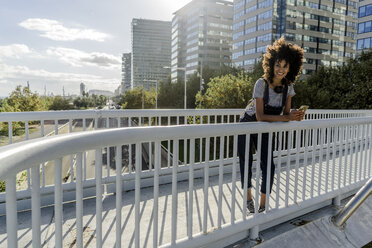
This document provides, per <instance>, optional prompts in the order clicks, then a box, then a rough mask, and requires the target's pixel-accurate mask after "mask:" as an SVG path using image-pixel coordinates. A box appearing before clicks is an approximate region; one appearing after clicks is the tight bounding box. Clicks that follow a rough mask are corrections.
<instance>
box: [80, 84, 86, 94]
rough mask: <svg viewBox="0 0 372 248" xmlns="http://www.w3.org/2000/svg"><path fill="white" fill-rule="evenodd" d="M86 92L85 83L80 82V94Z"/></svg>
mask: <svg viewBox="0 0 372 248" xmlns="http://www.w3.org/2000/svg"><path fill="white" fill-rule="evenodd" d="M84 93H85V84H84V83H83V82H82V83H81V84H80V95H81V96H82V95H83V94H84Z"/></svg>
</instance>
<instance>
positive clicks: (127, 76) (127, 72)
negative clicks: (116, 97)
mask: <svg viewBox="0 0 372 248" xmlns="http://www.w3.org/2000/svg"><path fill="white" fill-rule="evenodd" d="M121 61H122V62H121V75H122V78H121V87H120V89H121V92H120V93H122V94H124V93H125V91H127V90H128V89H130V87H131V79H132V78H131V77H132V76H131V75H132V73H131V64H132V54H131V53H123V56H122V58H121Z"/></svg>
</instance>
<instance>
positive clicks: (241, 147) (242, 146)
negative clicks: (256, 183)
mask: <svg viewBox="0 0 372 248" xmlns="http://www.w3.org/2000/svg"><path fill="white" fill-rule="evenodd" d="M254 138H256V139H257V135H256V136H255V135H251V137H250V143H249V144H250V145H249V146H250V149H249V154H248V182H247V188H248V189H247V200H251V199H252V193H251V187H252V163H253V152H254V142H255V139H254ZM245 150H246V135H239V136H238V154H239V166H240V181H241V186H242V189H243V190H244V171H245Z"/></svg>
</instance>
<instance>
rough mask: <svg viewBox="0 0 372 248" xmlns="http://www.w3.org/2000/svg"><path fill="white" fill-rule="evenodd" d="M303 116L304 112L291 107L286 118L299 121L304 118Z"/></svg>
mask: <svg viewBox="0 0 372 248" xmlns="http://www.w3.org/2000/svg"><path fill="white" fill-rule="evenodd" d="M304 116H305V113H304V112H303V111H299V110H296V109H293V110H291V112H290V113H289V115H288V119H289V120H290V121H301V120H302V119H303V118H304Z"/></svg>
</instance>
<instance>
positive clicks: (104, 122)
mask: <svg viewBox="0 0 372 248" xmlns="http://www.w3.org/2000/svg"><path fill="white" fill-rule="evenodd" d="M242 112H243V110H242V109H202V110H195V109H194V110H192V109H190V110H178V109H175V110H83V111H80V110H79V111H75V110H72V111H48V112H17V113H0V125H1V124H7V125H8V143H9V144H12V143H16V142H20V141H22V140H29V139H33V138H37V137H44V136H51V135H59V134H64V133H72V132H77V131H89V130H98V129H104V128H118V127H125V126H129V127H131V126H170V125H184V124H217V123H236V122H238V121H239V116H240V115H241V113H242ZM371 115H372V111H371V110H312V109H310V110H308V111H307V114H306V116H305V118H306V119H308V120H310V119H330V118H350V117H360V116H371ZM15 122H20V123H21V124H22V125H21V126H23V127H24V130H23V131H24V133H25V135H23V136H22V138H20V139H15V138H14V137H13V135H12V133H13V124H14V123H15ZM30 123H36V126H37V128H35V130H36V131H34V132H33V133H32V132H31V130H32V129H31V127H30ZM287 135H288V133H285V134H283V137H282V139H286V138H287ZM217 141H218V138H217V137H212V138H211V141H210V142H212V146H211V151H210V152H211V153H212V154H213V161H216V159H217V158H216V156H217V155H218V152H217V151H218V147H217V146H218V144H217ZM183 142H184V141H183ZM231 142H232V139H229V140H227V144H226V145H227V154H229V156H228V158H229V160H228V162H230V163H231V159H232V157H233V156H232V150H231V149H232V147H231V145H230V144H231ZM310 142H311V141H310ZM161 145H162V149H161V151H162V153H163V159H162V162H161V164H162V167H164V166H165V165H166V167H167V168H171V167H172V152H171V151H170V150H169V149H167V147H170V146H171V141H170V140H167V141H163V142H162V144H161ZM197 145H198V143H197ZM277 145H278V143H276V144H275V146H277ZM303 145H304V142H302V145H301V147H300V150H301V151H302V150H303V149H304V146H303ZM126 149H127V154H134V150H133V149H134V146H133V145H128V146H127V148H126ZM144 149H145V150H146V151H147V155H146V156H145V157H146V160H147V166H148V169H149V172H150V173H146V174H145V177H146V178H151V177H152V176H153V173H154V172H153V167H154V163H153V152H148V151H150V150H151V151H152V150H153V149H154V147H153V143H151V142H149V143H148V144H146V145H145V146H144ZM186 149H187V148H186V146H183V153H182V154H186ZM275 150H276V151H275V153H274V155H275V159H277V157H278V155H279V154H278V152H279V151H280V149H278V148H277V147H276V148H275ZM290 151H291V154H293V153H294V152H295V150H294V147H292V149H291V150H290ZM102 152H103V156H104V160H103V164H104V167H105V170H104V171H103V174H102V178H103V180H104V181H105V182H106V183H109V182H111V183H112V182H114V180H115V171H114V170H113V169H112V168H113V167H114V161H112V160H113V157H114V153H115V149H114V147H111V148H110V147H106V148H105V149H104V150H103V151H102ZM202 153H203V151H202V147H201V146H199V154H202ZM182 154H181V155H182ZM87 156H88V157H87ZM201 157H203V156H201ZM279 157H280V156H279ZM291 157H292V159H293V155H292V156H291ZM198 158H199V162H200V156H199V157H196V159H197V160H196V161H198ZM134 159H135V158H134V157H133V156H128V161H127V164H125V165H123V166H124V167H125V168H124V169H125V170H126V173H128V174H132V173H133V172H134V168H135V167H134V166H133V161H134ZM82 160H83V162H82V163H83V187H84V188H87V187H94V185H95V180H94V173H92V169H89V168H90V167H89V165H92V163H94V158H91V159H89V152H84V153H83V158H82ZM179 160H180V161H181V162H182V163H185V158H184V157H183V156H180V157H179ZM62 161H63V163H62V177H63V178H64V181H65V182H69V183H71V185H67V184H64V189H66V190H68V189H71V188H73V187H75V186H74V183H75V180H74V177H75V175H74V168H75V164H76V162H77V157H76V155H74V154H72V155H67V156H66V157H64V158H63V160H62ZM213 164H214V165H215V166H217V163H216V162H214V163H213ZM52 166H53V162H49V163H43V164H41V169H40V177H41V185H42V187H41V193H42V194H53V192H54V186H53V185H54V179H53V177H48V174H50V173H51V172H50V170H52ZM91 168H92V166H91ZM30 174H31V172H30V170H29V169H28V170H27V171H26V172H21V173H20V174H19V175H17V178H21V179H19V180H18V181H20V182H23V183H20V184H19V185H17V198H18V199H27V198H28V199H29V198H30V197H31V177H30V176H27V175H30ZM132 178H134V176H133V175H132ZM25 180H27V182H25ZM167 182H169V181H166V180H165V181H162V183H167ZM145 186H146V185H145ZM128 187H129V188H133V187H134V184H131V185H129V186H128ZM4 202H5V194H4V193H0V215H1V214H4V213H5V207H4ZM43 204H44V205H48V204H49V202H48V201H45V202H44V203H43ZM29 205H30V202H27V201H24V205H22V206H23V207H21V209H22V208H23V209H27V208H29Z"/></svg>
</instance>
